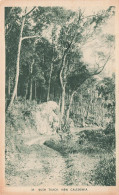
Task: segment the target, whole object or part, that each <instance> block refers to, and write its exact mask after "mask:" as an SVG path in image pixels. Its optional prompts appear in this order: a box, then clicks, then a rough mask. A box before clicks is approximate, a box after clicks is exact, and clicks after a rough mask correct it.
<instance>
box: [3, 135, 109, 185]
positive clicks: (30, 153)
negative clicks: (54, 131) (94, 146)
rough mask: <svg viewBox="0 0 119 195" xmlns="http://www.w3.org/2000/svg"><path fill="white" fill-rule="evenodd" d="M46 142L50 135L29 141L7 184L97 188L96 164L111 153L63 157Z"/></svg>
mask: <svg viewBox="0 0 119 195" xmlns="http://www.w3.org/2000/svg"><path fill="white" fill-rule="evenodd" d="M46 140H48V136H44V135H41V136H39V137H36V136H34V137H32V138H30V139H29V140H26V142H25V145H24V146H23V147H22V152H21V153H20V154H19V155H18V156H19V157H18V158H19V161H16V162H13V166H12V165H11V164H10V165H7V167H6V185H10V186H40V187H41V186H47V187H48V186H51V185H52V186H55V185H56V184H57V185H58V186H63V185H64V186H70V185H76V186H82V185H83V186H89V185H95V173H94V171H95V169H96V167H97V165H98V164H99V163H100V162H101V160H103V161H104V159H106V160H107V161H108V160H109V159H110V158H111V156H112V152H111V153H110V152H108V153H107V152H105V153H101V154H96V153H84V152H82V151H81V152H80V151H79V152H78V153H73V152H71V153H67V154H61V153H60V152H58V151H56V150H54V148H51V147H48V146H46V145H44V144H43V143H44V142H45V141H46ZM7 170H9V171H7ZM10 170H11V171H10ZM99 185H100V184H99Z"/></svg>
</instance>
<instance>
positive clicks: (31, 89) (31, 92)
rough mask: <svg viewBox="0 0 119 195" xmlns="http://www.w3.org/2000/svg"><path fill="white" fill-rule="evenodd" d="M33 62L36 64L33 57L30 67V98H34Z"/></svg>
mask: <svg viewBox="0 0 119 195" xmlns="http://www.w3.org/2000/svg"><path fill="white" fill-rule="evenodd" d="M33 64H34V59H33V62H32V63H31V67H30V74H31V79H30V96H29V100H32V96H33V80H32V73H33Z"/></svg>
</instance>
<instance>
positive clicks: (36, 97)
mask: <svg viewBox="0 0 119 195" xmlns="http://www.w3.org/2000/svg"><path fill="white" fill-rule="evenodd" d="M36 96H37V94H36V80H35V96H34V98H35V100H36V98H37V97H36Z"/></svg>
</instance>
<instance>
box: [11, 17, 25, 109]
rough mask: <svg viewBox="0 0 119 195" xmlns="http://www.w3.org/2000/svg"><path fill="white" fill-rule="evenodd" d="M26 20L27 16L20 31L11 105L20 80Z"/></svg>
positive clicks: (23, 19)
mask: <svg viewBox="0 0 119 195" xmlns="http://www.w3.org/2000/svg"><path fill="white" fill-rule="evenodd" d="M24 22H25V17H23V18H22V24H21V31H20V37H19V45H18V53H17V63H16V77H15V86H14V90H13V94H12V98H11V101H10V104H9V107H11V106H12V104H13V101H14V98H15V96H16V93H17V87H18V81H19V64H20V53H21V44H22V33H23V28H24Z"/></svg>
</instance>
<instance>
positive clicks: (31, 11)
mask: <svg viewBox="0 0 119 195" xmlns="http://www.w3.org/2000/svg"><path fill="white" fill-rule="evenodd" d="M34 9H36V6H35V7H33V9H31V10H30V11H29V12H27V13H26V14H24V15H23V17H26V16H28V15H29V14H30V13H31V12H32V11H33V10H34Z"/></svg>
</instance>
